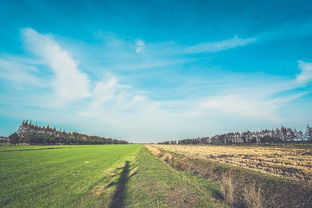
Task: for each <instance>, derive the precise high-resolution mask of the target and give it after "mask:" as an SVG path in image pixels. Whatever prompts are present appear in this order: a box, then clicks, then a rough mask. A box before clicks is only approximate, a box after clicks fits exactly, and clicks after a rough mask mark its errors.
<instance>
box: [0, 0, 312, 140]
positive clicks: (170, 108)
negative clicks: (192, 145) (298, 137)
mask: <svg viewBox="0 0 312 208" xmlns="http://www.w3.org/2000/svg"><path fill="white" fill-rule="evenodd" d="M311 11H312V2H310V1H306V0H304V1H301V0H296V1H287V0H281V1H279V0H276V1H260V0H259V1H240V0H237V1H225V0H216V1H215V0H206V1H200V0H193V1H188V0H185V1H184V0H149V1H144V0H141V1H134V0H119V1H115V0H112V1H92V0H75V1H70V0H67V1H59V0H53V1H42V0H18V1H17V0H2V1H0V28H1V29H0V95H1V97H0V135H5V136H7V135H10V134H11V133H13V132H14V131H16V129H17V128H18V126H19V125H20V123H21V122H22V121H23V120H31V121H32V122H33V123H36V124H38V125H50V126H53V127H56V128H58V129H62V130H63V129H64V130H66V131H79V132H81V133H87V134H92V135H99V136H105V137H112V138H116V139H126V140H128V141H130V142H159V141H165V140H169V139H172V140H176V139H184V138H193V137H198V136H200V137H201V136H212V135H214V134H219V133H226V132H232V131H246V130H260V129H267V128H268V129H272V128H277V127H280V126H282V125H284V126H287V127H291V128H297V129H304V128H305V126H306V125H307V124H310V125H312V50H311V46H312V12H311Z"/></svg>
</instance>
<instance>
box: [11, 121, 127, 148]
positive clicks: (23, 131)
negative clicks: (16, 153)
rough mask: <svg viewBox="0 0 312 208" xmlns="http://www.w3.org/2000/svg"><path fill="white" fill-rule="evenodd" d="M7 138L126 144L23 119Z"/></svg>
mask: <svg viewBox="0 0 312 208" xmlns="http://www.w3.org/2000/svg"><path fill="white" fill-rule="evenodd" d="M8 140H9V142H10V143H11V144H18V143H27V144H128V142H127V141H124V140H117V139H112V138H106V137H99V136H90V135H87V134H82V133H78V132H65V131H64V130H63V131H62V130H57V129H56V128H51V127H49V126H47V127H44V126H39V125H35V124H32V123H31V121H23V122H22V124H21V125H20V126H19V128H18V130H17V131H16V132H14V133H13V134H11V135H10V136H9V137H8Z"/></svg>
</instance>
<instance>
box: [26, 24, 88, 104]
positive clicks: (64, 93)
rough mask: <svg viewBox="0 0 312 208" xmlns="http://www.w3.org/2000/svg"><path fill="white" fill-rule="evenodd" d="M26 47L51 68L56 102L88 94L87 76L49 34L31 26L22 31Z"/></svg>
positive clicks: (75, 98)
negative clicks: (43, 33)
mask: <svg viewBox="0 0 312 208" xmlns="http://www.w3.org/2000/svg"><path fill="white" fill-rule="evenodd" d="M22 34H23V36H24V38H25V42H26V44H27V47H28V49H29V50H30V51H31V52H33V53H34V54H36V55H37V56H38V57H40V58H42V60H43V61H44V63H45V64H46V65H47V66H48V67H49V68H50V69H52V71H53V73H54V78H53V80H52V81H51V85H52V86H53V88H54V91H55V95H56V98H57V100H56V102H57V103H68V102H72V101H75V100H79V99H83V98H85V97H88V96H90V92H89V79H88V76H87V75H86V74H84V73H82V72H80V71H79V70H78V68H77V63H76V62H75V60H73V58H72V57H71V55H70V54H69V52H68V51H66V50H64V49H63V48H62V47H61V46H60V45H59V44H58V43H57V42H56V41H55V40H54V39H53V37H52V36H50V35H42V34H40V33H38V32H36V31H35V30H33V29H31V28H26V29H24V30H23V31H22Z"/></svg>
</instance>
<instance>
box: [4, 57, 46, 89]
mask: <svg viewBox="0 0 312 208" xmlns="http://www.w3.org/2000/svg"><path fill="white" fill-rule="evenodd" d="M36 71H37V68H36V67H34V66H32V65H28V64H24V63H19V62H16V61H14V60H10V59H5V58H0V78H2V79H7V80H10V81H14V82H18V83H23V84H28V85H34V86H39V85H41V84H40V83H41V82H40V81H41V80H40V79H39V78H38V77H36V76H35V75H33V74H32V73H33V72H36Z"/></svg>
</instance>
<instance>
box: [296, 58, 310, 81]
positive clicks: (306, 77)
mask: <svg viewBox="0 0 312 208" xmlns="http://www.w3.org/2000/svg"><path fill="white" fill-rule="evenodd" d="M298 63H299V64H298V66H299V69H300V70H301V71H300V73H299V74H298V75H297V77H296V81H297V82H299V83H302V84H305V83H308V82H310V81H312V63H308V62H304V61H298Z"/></svg>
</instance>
